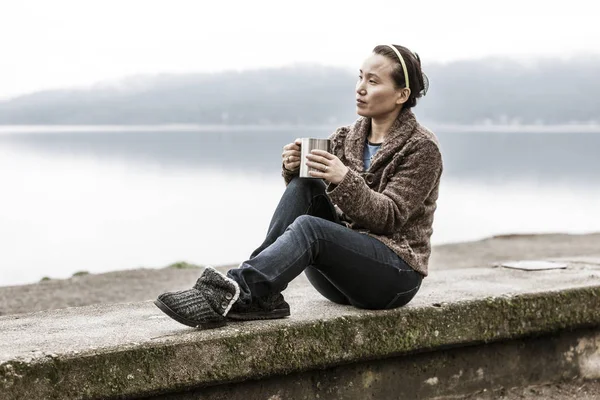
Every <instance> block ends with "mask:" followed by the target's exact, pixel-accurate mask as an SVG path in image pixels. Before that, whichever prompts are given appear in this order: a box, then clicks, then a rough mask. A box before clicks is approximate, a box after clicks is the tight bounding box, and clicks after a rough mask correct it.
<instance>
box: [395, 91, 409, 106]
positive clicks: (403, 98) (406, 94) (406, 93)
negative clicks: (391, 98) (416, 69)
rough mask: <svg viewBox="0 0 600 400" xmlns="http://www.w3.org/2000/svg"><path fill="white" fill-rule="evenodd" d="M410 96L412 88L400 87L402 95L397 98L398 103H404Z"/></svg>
mask: <svg viewBox="0 0 600 400" xmlns="http://www.w3.org/2000/svg"><path fill="white" fill-rule="evenodd" d="M409 97H410V88H402V89H400V96H398V98H397V99H396V104H404V103H406V102H407V101H408V98H409Z"/></svg>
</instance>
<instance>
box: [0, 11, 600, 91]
mask: <svg viewBox="0 0 600 400" xmlns="http://www.w3.org/2000/svg"><path fill="white" fill-rule="evenodd" d="M596 3H600V2H598V1H595V0H588V1H582V0H570V1H564V0H562V1H555V0H550V1H537V0H532V1H528V0H502V1H482V0H439V1H433V0H413V1H404V0H396V1H380V0H363V1H327V0H319V1H315V0H300V1H296V2H289V1H270V0H251V1H248V0H245V1H240V0H229V1H226V0H223V1H207V0H205V1H202V0H195V1H187V0H164V1H154V0H101V1H100V0H98V1H86V0H52V1H48V0H39V1H31V0H0V49H1V51H2V53H1V55H0V98H8V97H11V96H15V95H17V94H21V93H26V92H31V91H36V90H40V89H46V88H57V87H70V86H80V85H90V84H94V83H96V82H100V81H106V80H115V79H118V78H121V77H123V76H130V75H136V74H154V73H161V72H168V73H178V72H194V71H219V70H223V69H226V70H232V69H238V70H240V69H248V68H254V67H262V66H280V65H286V64H291V63H298V62H300V63H306V62H308V63H321V64H327V65H337V66H344V67H348V68H356V69H357V70H358V68H359V66H360V63H361V62H362V60H363V59H364V57H366V56H367V55H368V54H369V52H370V50H371V49H372V48H373V46H374V45H376V44H380V43H389V42H392V43H396V44H402V45H405V46H407V47H409V48H411V49H412V50H414V51H417V52H418V53H419V55H420V56H421V59H422V61H423V64H424V69H425V70H426V66H427V62H434V61H441V62H447V61H452V60H457V59H466V58H480V57H485V56H490V55H507V56H511V57H516V58H528V57H538V56H561V57H564V56H573V55H580V54H589V53H596V54H600V24H599V23H598V22H597V17H598V15H600V12H599V11H600V10H599V9H598V8H599V7H598V6H596V5H595V4H596Z"/></svg>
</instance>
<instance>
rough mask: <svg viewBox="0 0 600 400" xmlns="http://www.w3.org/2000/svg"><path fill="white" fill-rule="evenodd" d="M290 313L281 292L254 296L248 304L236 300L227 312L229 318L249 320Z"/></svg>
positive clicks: (282, 316)
mask: <svg viewBox="0 0 600 400" xmlns="http://www.w3.org/2000/svg"><path fill="white" fill-rule="evenodd" d="M289 315H290V305H289V304H288V303H287V301H285V300H284V299H283V295H282V294H281V293H277V294H272V295H268V296H263V297H255V298H253V299H252V302H251V303H250V304H241V303H240V302H236V303H234V304H233V306H232V307H231V311H229V314H227V318H229V319H231V320H240V321H249V320H253V319H275V318H284V317H288V316H289Z"/></svg>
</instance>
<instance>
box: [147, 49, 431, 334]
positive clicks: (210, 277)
mask: <svg viewBox="0 0 600 400" xmlns="http://www.w3.org/2000/svg"><path fill="white" fill-rule="evenodd" d="M427 86H428V81H427V79H426V77H425V76H424V74H423V72H422V71H421V62H420V59H419V57H418V55H416V54H414V53H412V52H411V51H410V50H408V49H407V48H405V47H402V46H397V45H382V46H377V47H375V48H374V49H373V53H372V54H371V56H370V57H368V58H367V59H366V60H365V61H364V63H363V65H362V67H361V69H360V75H359V77H358V82H357V84H356V111H357V113H358V114H359V115H360V118H358V120H357V121H356V122H355V123H354V124H352V125H350V126H346V127H341V128H338V129H337V130H336V131H335V132H334V133H333V134H332V135H331V136H330V139H331V144H332V151H331V153H328V152H324V151H321V150H314V151H312V154H310V155H308V156H307V159H306V160H301V159H300V141H299V140H296V141H295V142H294V143H290V144H288V145H286V146H285V147H284V148H283V153H282V157H283V171H282V175H283V177H284V179H285V183H286V185H287V187H286V190H285V192H284V194H283V196H282V198H281V200H280V202H279V205H278V206H277V209H276V210H275V213H274V215H273V219H272V220H271V223H270V226H269V231H268V234H267V237H266V239H265V241H264V242H263V244H262V245H261V246H260V247H259V248H258V249H256V250H255V251H254V252H253V253H252V255H251V256H250V258H249V259H248V260H246V261H244V262H243V263H241V265H240V266H239V268H235V269H232V270H230V271H229V272H228V273H227V276H224V275H222V274H221V273H220V272H218V271H216V270H215V269H213V268H210V267H207V268H206V269H205V270H204V271H203V272H202V275H201V276H200V278H199V279H198V281H197V282H196V284H195V285H194V287H193V288H192V289H188V290H184V291H179V292H168V293H164V294H162V295H160V296H159V297H158V299H157V300H156V301H155V304H156V305H157V306H158V307H159V308H160V309H161V310H163V311H164V312H165V313H166V314H167V315H169V316H170V317H172V318H173V319H175V320H177V321H179V322H181V323H183V324H186V325H189V326H194V327H196V326H200V327H205V328H206V327H216V326H222V325H224V324H225V323H226V321H227V319H233V320H252V319H269V318H282V317H286V316H288V315H290V307H289V305H288V303H287V302H285V300H284V299H283V296H282V295H281V291H283V290H284V289H285V288H286V286H287V284H288V283H289V282H290V281H291V280H292V279H294V278H295V277H296V276H298V275H299V274H300V273H301V272H302V271H304V272H305V273H306V276H307V277H308V280H309V281H310V283H311V284H312V285H313V286H314V287H315V288H316V289H317V291H319V292H320V293H321V294H322V295H323V296H325V297H326V298H327V299H329V300H331V301H333V302H336V303H339V304H350V305H353V306H355V307H360V308H369V309H390V308H396V307H400V306H403V305H405V304H407V303H408V302H409V301H410V300H411V299H412V298H413V297H414V296H415V294H416V293H417V291H418V290H419V288H420V286H421V281H422V279H423V277H425V276H427V264H428V260H429V255H430V252H431V246H430V237H431V234H432V232H433V229H432V224H433V214H434V211H435V209H436V200H437V198H438V188H439V182H440V176H441V174H442V157H441V153H440V149H439V144H438V141H437V138H436V136H435V135H434V134H433V133H432V132H430V131H429V130H427V129H426V128H424V127H423V126H421V125H419V123H418V122H417V121H416V119H415V116H414V114H413V113H412V111H411V108H412V107H414V106H415V105H416V102H417V99H418V98H419V97H421V96H422V95H424V94H425V93H426V91H427ZM301 162H305V163H306V164H307V165H308V166H309V167H312V168H315V169H316V170H317V171H314V172H311V175H312V176H313V177H315V178H322V179H302V178H299V177H298V171H299V168H300V163H301Z"/></svg>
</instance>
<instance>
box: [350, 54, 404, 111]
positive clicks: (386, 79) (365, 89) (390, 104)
mask: <svg viewBox="0 0 600 400" xmlns="http://www.w3.org/2000/svg"><path fill="white" fill-rule="evenodd" d="M393 68H394V63H393V62H392V61H391V60H390V59H388V58H387V57H385V56H382V55H381V54H372V55H371V56H370V57H369V58H367V59H366V60H365V61H364V63H363V65H362V67H361V68H360V71H359V77H358V82H357V83H356V113H357V114H358V115H360V116H363V117H380V116H385V115H388V114H390V113H392V112H395V111H398V110H399V109H400V108H402V104H404V103H405V102H406V100H407V99H408V95H409V94H410V91H409V90H408V89H406V88H402V89H396V88H395V86H394V81H393V79H392V70H393ZM407 92H408V93H407Z"/></svg>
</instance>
